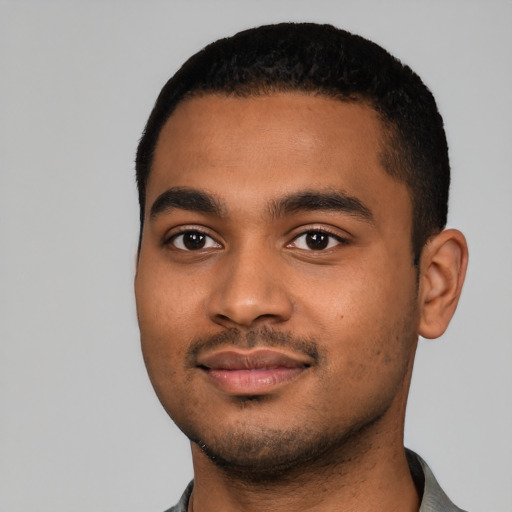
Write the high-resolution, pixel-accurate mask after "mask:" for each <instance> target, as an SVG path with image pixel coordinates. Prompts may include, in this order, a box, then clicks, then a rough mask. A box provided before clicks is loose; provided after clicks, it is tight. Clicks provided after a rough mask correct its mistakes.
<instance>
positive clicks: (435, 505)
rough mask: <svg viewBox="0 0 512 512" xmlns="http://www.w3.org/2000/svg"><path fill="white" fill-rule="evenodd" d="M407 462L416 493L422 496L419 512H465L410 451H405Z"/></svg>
mask: <svg viewBox="0 0 512 512" xmlns="http://www.w3.org/2000/svg"><path fill="white" fill-rule="evenodd" d="M406 454H407V462H408V463H409V469H410V471H411V475H412V477H413V480H414V483H415V484H416V487H417V488H418V491H419V492H420V493H422V494H423V497H422V500H421V506H420V510H419V512H465V511H464V510H462V509H460V508H459V507H457V506H456V505H454V503H453V502H452V501H451V500H450V498H448V496H447V495H446V493H445V492H444V491H443V489H441V486H440V485H439V483H438V482H437V480H436V478H435V476H434V474H433V473H432V470H431V469H430V468H429V467H428V464H427V463H426V462H425V461H424V460H423V459H422V458H421V457H420V456H419V455H418V454H416V453H414V452H413V451H412V450H408V449H407V450H406Z"/></svg>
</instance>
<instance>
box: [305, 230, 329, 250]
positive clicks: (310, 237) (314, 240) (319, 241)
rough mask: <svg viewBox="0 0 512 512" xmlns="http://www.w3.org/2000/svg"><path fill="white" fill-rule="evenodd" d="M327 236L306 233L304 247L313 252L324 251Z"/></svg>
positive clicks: (317, 233) (326, 244)
mask: <svg viewBox="0 0 512 512" xmlns="http://www.w3.org/2000/svg"><path fill="white" fill-rule="evenodd" d="M329 238H330V237H329V235H326V234H325V233H320V232H313V233H308V234H307V235H306V239H305V242H306V245H307V246H308V247H309V248H310V249H311V250H313V251H319V250H322V249H325V248H326V247H327V246H328V245H329Z"/></svg>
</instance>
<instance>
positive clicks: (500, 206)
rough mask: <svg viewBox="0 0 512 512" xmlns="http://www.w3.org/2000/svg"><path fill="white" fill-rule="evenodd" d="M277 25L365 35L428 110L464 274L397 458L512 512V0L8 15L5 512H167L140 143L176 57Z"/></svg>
mask: <svg viewBox="0 0 512 512" xmlns="http://www.w3.org/2000/svg"><path fill="white" fill-rule="evenodd" d="M287 20H292V21H294V20H296V21H318V22H329V23H333V24H335V25H337V26H339V27H343V28H345V29H348V30H351V31H354V32H356V33H359V34H361V35H363V36H366V37H369V38H370V39H372V40H374V41H376V42H378V43H379V44H381V45H383V46H384V47H385V48H387V49H388V50H390V51H391V52H392V53H394V54H395V55H396V56H398V57H399V58H400V59H402V60H403V61H405V62H406V63H408V64H410V65H411V66H412V67H413V69H415V70H416V71H417V72H418V73H419V74H420V75H421V76H422V77H423V79H424V80H425V82H426V83H427V84H428V86H429V87H430V88H431V89H432V90H433V92H434V94H435V96H436V98H437V100H438V103H439V107H440V109H441V112H442V114H443V116H444V119H445V123H446V129H447V133H448V140H449V144H450V151H451V153H450V154H451V161H452V167H453V185H452V197H451V210H450V220H449V224H450V226H452V227H458V228H460V229H461V230H462V231H463V232H464V233H465V234H466V235H467V238H468V241H469V246H470V251H471V258H470V259H471V261H470V267H469V274H468V279H467V282H466V286H465V289H464V292H463V296H462V299H461V302H460V306H459V311H458V313H457V314H456V316H455V319H454V320H453V322H452V325H451V327H450V328H449V330H448V332H447V333H446V334H445V335H444V336H443V337H442V338H441V339H439V340H437V341H425V340H423V341H421V343H420V348H419V352H418V356H417V365H416V369H415V373H414V377H413V385H412V390H411V397H410V405H409V410H408V411H409V412H408V416H407V428H406V443H407V445H408V446H409V447H411V448H413V449H414V450H416V451H418V452H419V453H420V454H422V455H423V456H424V458H425V459H426V460H427V461H428V463H429V464H430V465H431V467H432V469H433V470H434V473H435V474H436V476H437V478H438V480H439V481H440V482H441V483H442V485H443V486H444V488H445V489H446V492H447V493H448V494H449V495H450V496H451V498H452V499H453V500H454V501H455V502H456V503H457V504H458V505H459V506H461V507H463V508H467V509H468V510H470V511H472V512H489V511H496V512H500V511H505V512H507V511H508V512H510V511H512V463H511V461H512V376H511V369H512V340H511V331H512V329H511V328H512V320H511V318H512V264H511V255H512V229H511V226H512V201H511V198H512V121H511V120H512V85H511V84H512V3H511V1H509V0H503V1H494V0H489V1H484V0H480V1H471V0H459V1H456V0H443V1H440V0H439V1H412V0H409V1H391V0H387V1H377V0H375V1H364V0H358V1H353V2H352V1H344V0H338V1H334V0H333V1H322V0H314V1H313V0H310V1H301V0H293V1H292V0H286V1H284V0H283V1H278V0H273V1H267V0H258V1H242V0H238V1H235V0H217V1H209V2H208V1H193V0H187V1H151V0H146V1H144V2H143V1H139V2H135V1H105V0H103V1H87V2H86V1H82V2H79V1H71V0H69V1H61V2H56V1H42V0H40V1H35V0H34V1H28V0H25V1H24V0H18V1H14V0H12V1H5V0H4V1H1V0H0V56H1V62H0V76H1V82H0V105H1V107H0V108H1V110H0V122H1V146H0V164H1V174H0V223H1V228H0V244H1V250H0V265H1V267H0V273H1V275H0V315H1V323H0V341H1V345H0V365H1V369H0V386H1V387H0V429H1V441H0V509H1V510H3V511H10V512H28V511H31V512H32V511H35V512H45V511H51V512H60V511H69V510H72V511H75V512H103V511H105V512H107V511H108V512H110V511H112V512H116V511H121V510H122V511H124V512H137V511H154V512H161V511H162V510H164V509H165V508H167V507H169V506H171V505H172V504H174V503H175V502H176V501H177V500H178V498H179V496H180V495H181V492H182V491H183V489H184V487H185V485H186V483H187V482H188V481H189V479H190V478H191V476H192V469H191V463H190V453H189V446H188V442H187V440H186V439H185V437H184V436H183V435H182V434H181V433H180V432H179V431H178V430H177V429H176V427H175V426H174V425H173V424H172V422H171V421H170V420H169V419H168V417H167V416H166V414H165V412H164V411H163V409H161V407H160V405H159V403H158V401H157V399H156V398H155V396H154V394H153V391H152V389H151V387H150V384H149V381H148V379H147V376H146V373H145V369H144V366H143V362H142V358H141V354H140V349H139V340H138V329H137V324H136V318H135V308H134V300H133V292H132V280H133V274H134V260H135V250H136V243H137V233H138V210H137V208H138V206H137V199H136V191H135V184H134V165H133V161H134V154H135V149H136V145H137V142H138V139H139V137H140V134H141V131H142V129H143V127H144V124H145V122H146V119H147V116H148V115H149V112H150V109H151V107H152V105H153V103H154V101H155V99H156V96H157V94H158V92H159V90H160V88H161V87H162V85H163V84H164V82H165V81H166V80H167V79H168V78H169V77H170V76H171V75H172V74H173V73H174V72H175V71H176V70H177V68H178V67H179V66H180V65H181V63H182V62H183V61H184V60H185V59H186V58H187V57H188V56H190V55H191V54H192V53H194V52H196V51H197V50H199V49H200V48H202V47H203V46H204V45H205V44H207V43H209V42H211V41H212V40H214V39H216V38H219V37H222V36H226V35H230V34H233V33H235V32H237V31H238V30H241V29H245V28H248V27H251V26H256V25H260V24H264V23H270V22H278V21H287Z"/></svg>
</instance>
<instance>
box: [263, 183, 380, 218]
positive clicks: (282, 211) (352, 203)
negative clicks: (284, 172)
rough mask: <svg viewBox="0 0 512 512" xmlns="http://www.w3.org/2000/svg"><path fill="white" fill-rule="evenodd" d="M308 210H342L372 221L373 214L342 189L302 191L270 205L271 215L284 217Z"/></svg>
mask: <svg viewBox="0 0 512 512" xmlns="http://www.w3.org/2000/svg"><path fill="white" fill-rule="evenodd" d="M310 211H333V212H342V213H346V214H348V215H351V216H353V217H358V218H360V219H361V220H364V221H366V222H370V223H373V221H374V219H373V215H372V212H371V211H370V209H369V208H368V207H366V206H365V205H364V204H363V203H362V202H361V201H360V200H359V199H357V198H356V197H353V196H350V195H348V194H347V193H345V192H344V191H327V192H319V191H315V190H313V191H304V192H299V193H297V194H291V195H288V196H285V197H283V198H282V199H278V200H276V201H273V202H272V203H271V205H270V215H271V217H284V216H286V215H291V214H293V213H300V212H310Z"/></svg>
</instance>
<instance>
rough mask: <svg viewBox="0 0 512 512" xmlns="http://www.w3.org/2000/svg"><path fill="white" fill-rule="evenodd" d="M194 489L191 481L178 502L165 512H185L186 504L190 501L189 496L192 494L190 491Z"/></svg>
mask: <svg viewBox="0 0 512 512" xmlns="http://www.w3.org/2000/svg"><path fill="white" fill-rule="evenodd" d="M193 488H194V481H193V480H192V481H191V482H190V483H189V484H188V485H187V488H186V489H185V492H184V493H183V494H182V495H181V498H180V501H178V503H176V505H174V507H171V508H169V509H167V510H166V511H165V512H187V510H188V502H189V500H190V495H191V494H192V489H193Z"/></svg>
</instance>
